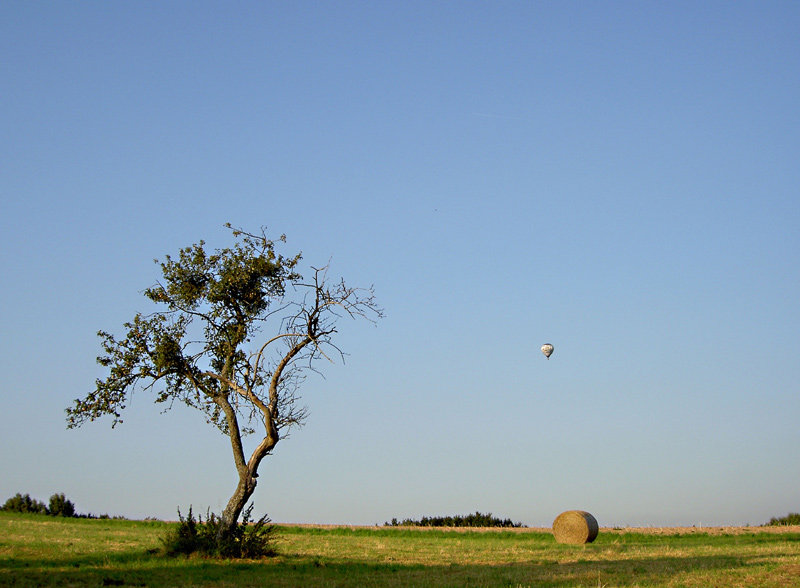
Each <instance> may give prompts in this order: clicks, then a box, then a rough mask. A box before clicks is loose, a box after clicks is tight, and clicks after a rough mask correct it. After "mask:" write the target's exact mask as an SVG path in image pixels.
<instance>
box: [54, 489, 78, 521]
mask: <svg viewBox="0 0 800 588" xmlns="http://www.w3.org/2000/svg"><path fill="white" fill-rule="evenodd" d="M48 514H49V515H51V516H54V517H74V516H75V505H74V504H72V501H71V500H67V497H66V496H64V495H63V494H53V495H52V496H51V497H50V508H49V512H48Z"/></svg>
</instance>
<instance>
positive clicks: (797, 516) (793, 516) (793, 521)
mask: <svg viewBox="0 0 800 588" xmlns="http://www.w3.org/2000/svg"><path fill="white" fill-rule="evenodd" d="M767 525H768V526H786V525H800V513H797V512H790V513H789V514H788V515H786V516H785V517H777V518H776V517H772V518H771V519H770V520H769V523H767Z"/></svg>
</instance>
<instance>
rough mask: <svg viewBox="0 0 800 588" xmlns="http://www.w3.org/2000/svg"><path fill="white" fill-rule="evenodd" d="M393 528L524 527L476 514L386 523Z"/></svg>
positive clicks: (505, 520)
mask: <svg viewBox="0 0 800 588" xmlns="http://www.w3.org/2000/svg"><path fill="white" fill-rule="evenodd" d="M385 526H391V527H522V526H524V525H523V524H522V523H514V522H512V520H511V519H498V518H495V517H494V516H492V513H488V514H482V513H480V512H477V511H476V512H475V514H469V515H466V516H454V517H452V516H447V517H422V519H420V520H418V521H415V520H411V519H403V521H402V522H398V521H397V519H392V522H391V523H385Z"/></svg>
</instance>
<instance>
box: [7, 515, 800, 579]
mask: <svg viewBox="0 0 800 588" xmlns="http://www.w3.org/2000/svg"><path fill="white" fill-rule="evenodd" d="M169 524H170V523H162V522H156V521H122V520H86V519H59V518H53V517H47V516H43V515H20V514H12V513H0V585H2V586H152V587H165V586H224V587H231V588H234V587H245V586H286V587H290V586H291V587H301V586H302V587H306V586H309V587H314V586H326V587H327V586H330V587H333V586H341V587H356V586H374V587H383V586H395V587H399V586H430V587H437V588H438V587H446V586H447V587H449V586H454V587H455V586H464V587H465V586H472V587H482V586H492V587H510V588H526V587H528V586H531V587H533V586H569V587H573V586H585V587H603V586H605V587H609V588H610V587H614V586H697V587H701V586H703V587H704V586H725V587H731V586H732V587H736V586H741V587H745V586H747V587H750V586H767V587H787V586H797V587H800V527H785V528H780V529H777V528H762V527H753V528H730V529H702V530H700V529H661V530H658V529H653V530H641V529H637V530H612V529H601V532H600V535H599V537H598V539H597V540H596V541H595V542H594V543H592V544H590V545H586V546H568V545H560V544H558V543H556V542H555V540H554V539H553V536H552V535H551V534H550V533H549V532H548V531H547V530H546V529H515V530H499V531H498V530H489V529H487V530H430V529H417V528H410V529H403V528H396V527H395V528H388V527H378V528H351V527H301V526H293V527H289V526H283V527H281V528H280V533H279V536H278V540H277V546H278V551H279V556H278V557H276V558H273V559H269V560H263V561H217V560H207V559H200V558H178V559H169V558H165V557H163V556H160V555H158V554H157V553H155V552H156V550H157V549H158V547H159V545H160V543H159V537H160V536H161V535H162V534H163V533H164V531H165V529H166V528H167V526H168V525H169Z"/></svg>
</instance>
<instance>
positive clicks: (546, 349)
mask: <svg viewBox="0 0 800 588" xmlns="http://www.w3.org/2000/svg"><path fill="white" fill-rule="evenodd" d="M542 353H544V356H545V357H546V358H547V359H550V356H551V355H553V346H552V345H550V343H545V344H544V345H542Z"/></svg>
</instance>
